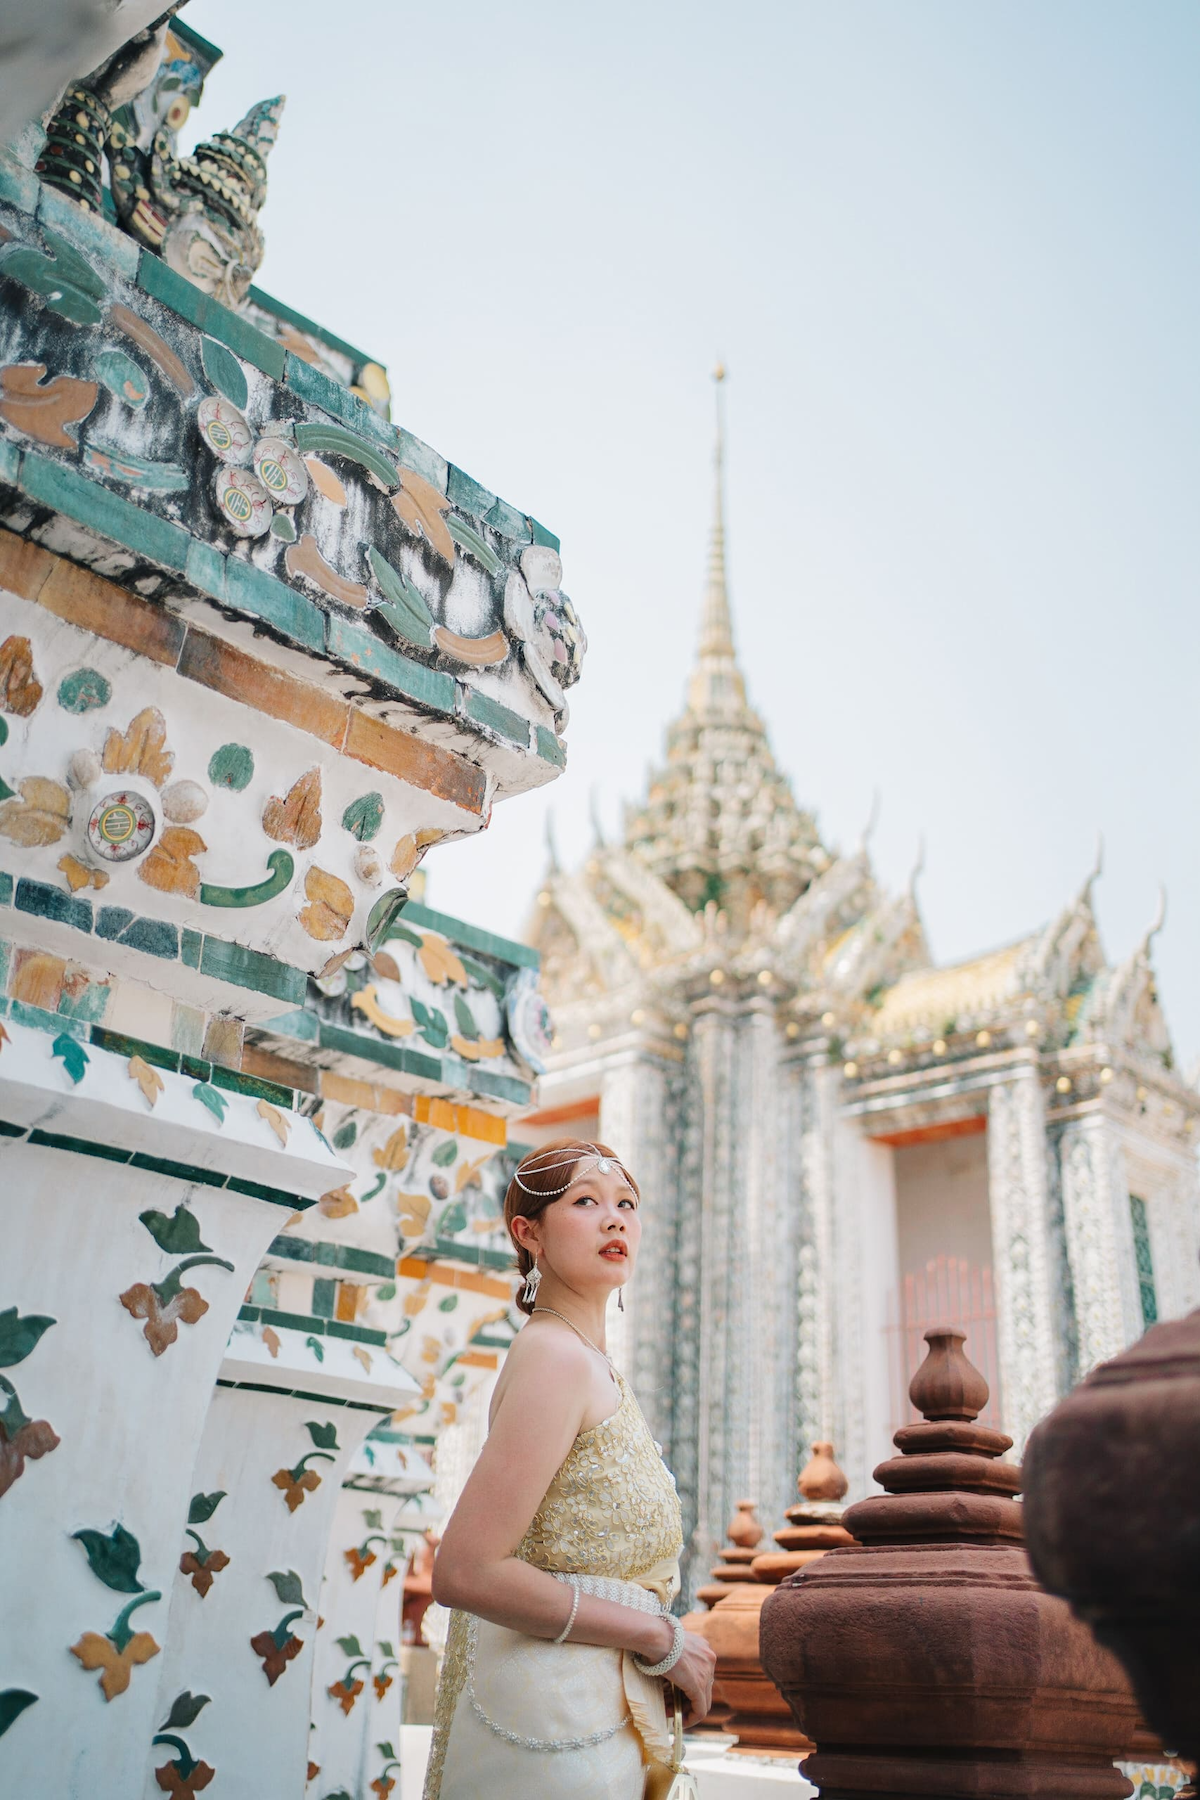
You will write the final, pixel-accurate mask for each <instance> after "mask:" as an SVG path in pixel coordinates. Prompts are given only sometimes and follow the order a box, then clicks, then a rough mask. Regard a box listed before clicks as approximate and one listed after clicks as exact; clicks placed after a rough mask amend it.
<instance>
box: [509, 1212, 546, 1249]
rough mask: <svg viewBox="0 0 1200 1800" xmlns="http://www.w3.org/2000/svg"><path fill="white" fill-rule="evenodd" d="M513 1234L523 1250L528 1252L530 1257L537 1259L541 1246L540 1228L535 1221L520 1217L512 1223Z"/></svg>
mask: <svg viewBox="0 0 1200 1800" xmlns="http://www.w3.org/2000/svg"><path fill="white" fill-rule="evenodd" d="M512 1234H513V1236H514V1237H515V1238H516V1240H517V1242H518V1244H520V1246H521V1248H522V1249H523V1250H528V1252H529V1254H530V1256H532V1257H535V1258H536V1256H537V1253H538V1251H539V1249H540V1248H541V1245H540V1244H539V1242H538V1236H539V1234H538V1228H537V1226H536V1224H535V1223H534V1221H533V1220H532V1219H525V1218H521V1217H520V1216H518V1217H517V1218H515V1219H514V1220H513V1222H512Z"/></svg>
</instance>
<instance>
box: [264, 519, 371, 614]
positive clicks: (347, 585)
mask: <svg viewBox="0 0 1200 1800" xmlns="http://www.w3.org/2000/svg"><path fill="white" fill-rule="evenodd" d="M283 560H284V563H285V565H286V567H287V572H288V574H289V575H291V576H292V577H293V578H295V577H296V576H298V575H302V576H304V577H305V578H306V579H307V580H308V581H311V582H312V584H313V586H314V587H315V588H319V589H320V591H321V592H322V593H323V594H328V595H329V598H330V599H331V600H340V601H341V603H342V605H343V606H355V607H360V608H361V607H364V606H365V605H366V604H367V590H366V588H365V587H364V586H363V585H362V583H361V582H360V581H347V579H346V577H345V576H344V575H339V574H338V572H337V570H336V569H335V568H334V567H333V565H332V564H331V563H327V562H326V561H325V558H324V557H323V556H322V555H321V551H320V548H319V546H318V544H317V540H316V538H315V537H314V536H313V535H312V532H311V531H306V532H304V534H303V535H302V537H301V539H300V541H299V543H298V544H289V545H288V547H287V553H286V555H285V556H284V559H283Z"/></svg>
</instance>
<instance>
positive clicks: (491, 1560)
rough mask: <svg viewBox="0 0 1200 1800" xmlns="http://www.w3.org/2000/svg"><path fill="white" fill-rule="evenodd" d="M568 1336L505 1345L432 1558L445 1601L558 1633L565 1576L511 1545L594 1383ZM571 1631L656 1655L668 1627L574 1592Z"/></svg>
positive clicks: (532, 1630) (566, 1601) (568, 1596)
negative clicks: (522, 1558) (492, 1400)
mask: <svg viewBox="0 0 1200 1800" xmlns="http://www.w3.org/2000/svg"><path fill="white" fill-rule="evenodd" d="M565 1338H566V1334H565V1333H563V1334H559V1333H558V1332H553V1333H549V1332H530V1333H529V1334H528V1336H526V1335H525V1334H524V1333H522V1334H521V1336H520V1337H519V1338H518V1340H517V1342H516V1344H514V1346H513V1348H512V1350H510V1351H509V1359H510V1368H509V1378H508V1380H507V1382H506V1384H505V1387H504V1390H503V1393H502V1395H501V1397H500V1400H499V1402H498V1404H497V1407H496V1412H495V1417H494V1418H493V1420H492V1427H491V1431H490V1433H489V1435H488V1439H487V1442H486V1443H485V1445H484V1447H483V1450H482V1452H481V1454H480V1457H479V1460H478V1462H477V1463H476V1464H475V1467H474V1469H473V1470H472V1471H471V1474H470V1477H469V1478H468V1481H467V1484H466V1487H465V1488H464V1489H463V1492H462V1497H461V1498H460V1500H459V1502H458V1505H457V1506H456V1507H455V1509H454V1512H453V1513H452V1514H451V1517H450V1519H449V1521H448V1523H447V1525H446V1529H445V1532H444V1534H443V1537H442V1541H441V1545H440V1546H439V1548H438V1553H437V1558H436V1560H435V1562H434V1566H433V1597H434V1599H435V1600H437V1601H439V1602H440V1603H441V1604H442V1605H443V1606H454V1607H459V1608H461V1609H462V1610H463V1611H465V1612H471V1613H475V1614H477V1615H478V1616H479V1617H480V1618H482V1619H490V1620H491V1621H492V1622H493V1623H494V1624H496V1625H505V1626H508V1628H509V1629H510V1630H512V1631H520V1632H524V1633H525V1634H526V1635H527V1636H529V1637H541V1638H556V1637H557V1636H558V1634H559V1632H560V1631H561V1630H562V1629H563V1627H564V1625H565V1624H566V1622H567V1618H568V1615H569V1614H570V1611H571V1603H572V1598H573V1596H572V1592H571V1589H570V1588H569V1587H567V1586H566V1585H565V1584H564V1583H563V1582H561V1581H555V1579H554V1578H553V1576H551V1575H547V1574H546V1573H545V1572H544V1571H543V1570H541V1569H534V1568H531V1567H530V1566H529V1564H528V1563H524V1562H519V1561H518V1560H517V1558H516V1557H515V1555H514V1554H513V1553H514V1551H515V1550H516V1548H517V1546H518V1545H519V1544H520V1542H521V1539H522V1538H523V1537H524V1536H525V1533H526V1531H527V1530H528V1528H529V1524H530V1522H531V1520H532V1519H533V1516H534V1514H535V1513H536V1511H537V1509H538V1507H539V1505H540V1504H541V1501H542V1499H543V1497H544V1495H545V1493H546V1490H547V1488H548V1487H549V1486H550V1483H551V1482H552V1481H553V1479H554V1476H555V1474H556V1473H557V1471H558V1469H559V1468H560V1467H561V1465H562V1463H563V1461H564V1459H565V1458H566V1456H567V1453H568V1451H569V1450H570V1448H571V1445H572V1444H573V1443H574V1442H575V1438H576V1436H577V1435H578V1432H579V1428H580V1424H581V1422H582V1420H583V1417H584V1411H585V1408H586V1404H587V1400H588V1398H589V1394H590V1391H591V1383H592V1377H593V1369H592V1364H591V1356H592V1353H591V1352H590V1351H589V1350H588V1349H587V1347H586V1346H585V1345H583V1344H578V1343H571V1342H567V1341H565ZM614 1404H615V1396H614ZM571 1640H572V1642H573V1643H582V1644H603V1645H608V1646H612V1647H614V1648H617V1649H627V1650H633V1651H635V1652H636V1653H637V1654H638V1655H639V1656H642V1657H643V1658H644V1659H645V1660H646V1661H648V1662H657V1661H659V1660H660V1658H662V1657H663V1656H665V1655H666V1654H667V1651H668V1650H669V1649H670V1647H671V1644H672V1641H673V1632H672V1628H671V1626H670V1625H669V1624H668V1623H667V1621H666V1620H665V1619H662V1618H659V1617H656V1616H655V1615H654V1614H653V1613H643V1612H638V1611H637V1610H636V1609H635V1608H634V1607H631V1606H620V1605H618V1604H617V1603H616V1602H615V1601H611V1600H597V1599H595V1598H593V1596H591V1595H590V1594H581V1595H580V1596H579V1607H578V1611H577V1612H576V1614H575V1623H574V1625H573V1626H572V1628H571Z"/></svg>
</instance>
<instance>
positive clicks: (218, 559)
mask: <svg viewBox="0 0 1200 1800" xmlns="http://www.w3.org/2000/svg"><path fill="white" fill-rule="evenodd" d="M184 573H185V574H186V576H187V578H188V580H189V581H190V582H191V584H192V586H193V587H194V588H198V589H199V591H200V592H201V593H202V594H210V595H211V596H212V598H213V599H214V600H224V598H225V594H226V575H225V558H224V557H223V556H222V555H221V552H220V551H219V550H214V548H213V546H212V545H211V544H205V543H202V542H201V540H200V539H199V538H193V539H192V541H191V543H190V544H189V545H188V553H187V563H186V565H185V568H184Z"/></svg>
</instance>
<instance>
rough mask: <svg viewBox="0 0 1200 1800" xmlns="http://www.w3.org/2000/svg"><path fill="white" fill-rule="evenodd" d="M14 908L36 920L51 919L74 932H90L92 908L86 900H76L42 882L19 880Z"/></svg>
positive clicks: (59, 889)
mask: <svg viewBox="0 0 1200 1800" xmlns="http://www.w3.org/2000/svg"><path fill="white" fill-rule="evenodd" d="M16 908H17V911H18V912H23V913H31V914H32V915H33V916H34V917H35V918H38V919H52V920H54V922H55V923H56V924H59V925H73V926H74V927H75V929H76V931H87V932H90V931H91V929H92V908H91V902H90V901H88V900H76V899H74V898H73V897H72V896H71V895H70V894H64V893H63V892H62V890H61V888H54V887H50V886H49V885H48V883H46V882H44V881H28V880H21V881H18V883H17V896H16Z"/></svg>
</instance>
